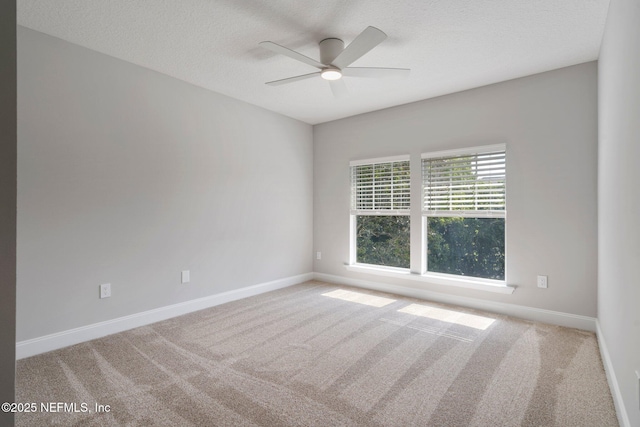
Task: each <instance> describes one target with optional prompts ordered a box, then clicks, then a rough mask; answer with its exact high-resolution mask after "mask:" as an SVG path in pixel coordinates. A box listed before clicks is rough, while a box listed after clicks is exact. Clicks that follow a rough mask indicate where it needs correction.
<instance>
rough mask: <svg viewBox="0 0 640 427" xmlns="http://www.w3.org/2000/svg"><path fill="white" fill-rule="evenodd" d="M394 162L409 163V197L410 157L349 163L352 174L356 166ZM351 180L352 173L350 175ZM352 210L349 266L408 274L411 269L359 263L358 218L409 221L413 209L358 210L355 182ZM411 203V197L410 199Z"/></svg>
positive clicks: (400, 156) (403, 156)
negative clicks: (354, 198)
mask: <svg viewBox="0 0 640 427" xmlns="http://www.w3.org/2000/svg"><path fill="white" fill-rule="evenodd" d="M394 162H409V196H410V195H411V162H410V156H409V155H408V154H406V155H399V156H389V157H377V158H373V159H361V160H352V161H350V162H349V170H350V172H351V170H352V168H353V167H354V166H363V165H374V164H381V163H394ZM349 177H350V179H352V177H351V173H349ZM351 185H352V187H351V208H350V220H349V266H360V267H364V268H371V269H376V270H379V269H384V270H388V271H391V272H396V273H398V274H404V273H405V272H408V271H409V269H405V268H400V267H392V266H384V265H375V264H364V263H358V262H357V259H358V253H357V236H356V234H357V217H358V216H365V215H371V216H382V215H389V216H407V217H409V219H410V218H411V209H410V208H408V209H400V210H399V209H365V210H362V209H356V208H355V206H354V202H353V197H354V194H353V181H352V182H351ZM409 200H410V203H411V197H409Z"/></svg>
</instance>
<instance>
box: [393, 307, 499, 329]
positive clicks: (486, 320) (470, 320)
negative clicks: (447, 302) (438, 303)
mask: <svg viewBox="0 0 640 427" xmlns="http://www.w3.org/2000/svg"><path fill="white" fill-rule="evenodd" d="M398 311H399V312H400V313H406V314H413V315H414V316H420V317H428V318H429V319H434V320H440V321H443V322H449V323H455V324H457V325H462V326H468V327H470V328H474V329H480V330H483V331H484V330H485V329H487V328H488V327H489V326H491V325H492V324H493V322H495V319H492V318H490V317H483V316H477V315H475V314H468V313H463V312H460V311H454V310H445V309H442V308H436V307H430V306H428V305H421V304H410V305H408V306H406V307H404V308H402V309H400V310H398Z"/></svg>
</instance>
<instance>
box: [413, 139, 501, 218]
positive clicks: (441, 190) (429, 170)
mask: <svg viewBox="0 0 640 427" xmlns="http://www.w3.org/2000/svg"><path fill="white" fill-rule="evenodd" d="M423 157H424V156H423ZM505 169H506V155H505V150H504V149H498V150H492V151H487V152H482V153H475V154H474V153H472V154H456V155H451V156H438V157H428V158H423V159H422V181H423V197H424V199H423V213H424V214H425V215H427V216H468V217H476V216H489V217H504V216H505V187H506V174H505Z"/></svg>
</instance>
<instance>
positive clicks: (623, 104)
mask: <svg viewBox="0 0 640 427" xmlns="http://www.w3.org/2000/svg"><path fill="white" fill-rule="evenodd" d="M598 83H599V85H598V87H599V92H598V99H599V127H598V130H599V145H598V150H599V152H598V159H599V160H598V220H599V222H598V239H599V257H598V320H599V321H600V327H601V330H602V337H603V338H604V342H605V343H606V346H607V349H608V351H609V356H610V358H611V362H612V364H613V368H614V372H615V375H616V378H617V380H618V384H619V386H620V391H621V392H622V396H623V399H624V405H625V407H626V412H627V415H628V416H629V420H630V423H631V424H630V425H632V426H640V410H639V409H638V407H639V406H640V403H638V401H639V400H640V396H638V391H637V388H638V379H637V378H636V375H635V371H639V372H640V281H639V280H638V260H640V246H639V245H640V224H639V223H638V218H639V215H638V213H639V212H640V192H639V191H638V183H640V166H639V165H638V159H640V3H639V2H638V1H636V0H611V4H610V7H609V16H608V18H607V24H606V27H605V35H604V40H603V43H602V49H601V52H600V60H599V63H598Z"/></svg>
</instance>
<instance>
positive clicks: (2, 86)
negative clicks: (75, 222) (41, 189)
mask: <svg viewBox="0 0 640 427" xmlns="http://www.w3.org/2000/svg"><path fill="white" fill-rule="evenodd" d="M0 64H2V67H0V136H1V138H2V139H1V140H0V403H2V402H13V399H14V383H15V362H16V346H15V342H16V3H15V2H14V1H4V2H0ZM0 425H3V426H8V425H13V414H6V413H4V412H0Z"/></svg>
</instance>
